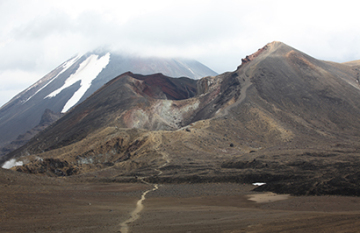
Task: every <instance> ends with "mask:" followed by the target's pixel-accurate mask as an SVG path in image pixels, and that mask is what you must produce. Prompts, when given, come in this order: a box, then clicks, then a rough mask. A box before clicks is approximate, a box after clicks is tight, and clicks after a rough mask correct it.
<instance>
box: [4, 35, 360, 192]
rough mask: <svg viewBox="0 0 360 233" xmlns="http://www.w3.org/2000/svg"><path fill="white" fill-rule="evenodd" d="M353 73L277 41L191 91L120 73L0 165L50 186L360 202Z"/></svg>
mask: <svg viewBox="0 0 360 233" xmlns="http://www.w3.org/2000/svg"><path fill="white" fill-rule="evenodd" d="M356 69H357V68H356V67H355V68H354V67H353V66H349V65H347V64H338V63H332V62H324V61H320V60H317V59H315V58H312V57H310V56H308V55H306V54H304V53H302V52H300V51H298V50H296V49H294V48H292V47H290V46H287V45H286V44H283V43H281V42H272V43H269V44H267V45H266V46H264V47H263V48H261V49H260V50H258V51H257V52H255V53H254V54H252V55H250V56H248V57H246V58H245V59H243V63H242V64H241V65H240V66H239V67H238V68H237V70H235V71H234V72H228V73H224V74H221V75H218V76H214V77H206V78H203V79H201V80H198V81H194V80H189V79H171V78H168V77H165V76H162V75H160V74H157V75H152V76H141V75H135V74H132V73H125V74H123V75H120V76H118V77H117V78H115V79H113V80H112V81H110V82H108V83H107V84H106V85H105V86H103V87H102V88H100V89H99V90H98V91H96V92H95V93H94V94H93V95H92V96H91V97H89V98H88V99H87V100H85V101H84V102H82V103H81V104H79V105H78V106H76V107H75V108H74V109H72V110H71V111H70V112H68V113H67V114H66V115H65V116H64V117H62V118H61V119H60V120H58V121H57V122H56V123H55V124H53V125H51V126H50V127H49V128H47V129H46V130H44V131H43V132H41V133H40V134H39V135H38V136H37V137H35V138H33V139H32V140H31V141H29V143H27V144H26V145H25V146H23V147H21V148H19V149H18V150H16V151H14V152H13V153H10V154H9V155H8V156H7V157H6V158H4V159H3V160H2V162H5V160H7V159H10V158H16V159H17V160H18V161H23V162H24V163H25V165H24V166H22V167H17V168H14V169H15V170H18V171H23V172H29V173H37V174H47V175H54V176H56V175H68V171H69V169H70V171H73V170H76V173H75V174H77V175H78V176H94V175H96V176H98V177H103V178H104V179H113V180H119V181H126V180H128V181H131V180H134V177H139V176H141V177H146V178H144V179H145V180H147V181H149V182H214V181H216V182H247V183H250V182H256V181H263V182H265V183H267V185H264V186H261V187H260V188H259V189H262V190H272V191H275V192H284V193H292V194H344V195H359V194H360V189H359V188H358V187H357V185H356V183H357V180H358V179H357V177H358V172H357V169H356V166H357V165H358V164H360V160H359V156H358V155H359V154H358V153H359V148H360V144H359V143H358V142H359V136H360V135H359V132H360V131H359V129H360V119H358V117H357V116H359V114H360V92H359V84H358V81H357V72H358V71H357V70H356ZM159 84H161V85H159ZM51 159H52V160H51ZM55 159H56V161H55ZM51 161H52V162H51ZM60 162H61V163H62V164H63V165H64V166H63V165H59V164H60ZM56 164H57V165H56ZM54 167H55V168H56V167H59V168H57V170H59V171H55V170H56V169H55V170H54V169H53V168H54ZM159 171H161V172H159ZM70 173H71V172H70ZM71 174H73V173H71ZM71 174H70V175H71Z"/></svg>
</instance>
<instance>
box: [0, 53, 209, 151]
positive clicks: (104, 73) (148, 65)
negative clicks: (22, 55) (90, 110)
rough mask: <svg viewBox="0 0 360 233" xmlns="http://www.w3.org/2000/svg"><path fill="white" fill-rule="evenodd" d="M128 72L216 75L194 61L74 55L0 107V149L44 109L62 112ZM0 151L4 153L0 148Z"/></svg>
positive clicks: (36, 121)
mask: <svg viewBox="0 0 360 233" xmlns="http://www.w3.org/2000/svg"><path fill="white" fill-rule="evenodd" d="M128 71H131V72H133V73H138V74H143V75H147V74H154V73H163V74H164V75H167V76H171V77H189V78H192V79H199V78H201V77H204V76H212V75H216V73H215V72H214V71H212V70H211V69H209V68H208V67H206V66H204V65H203V64H201V63H199V62H197V61H194V60H183V59H164V58H155V57H151V58H144V57H134V56H124V55H120V54H115V53H110V52H100V53H97V52H93V53H87V54H85V55H83V56H75V57H73V58H71V59H69V60H68V61H66V62H64V63H63V64H61V65H60V66H59V67H57V68H56V69H54V70H53V71H51V72H50V73H49V74H47V75H46V76H45V77H43V78H42V79H40V80H39V81H38V82H36V83H35V84H33V85H32V86H30V87H29V88H27V89H26V90H24V91H23V92H21V93H19V94H18V95H17V96H15V97H14V98H13V99H12V100H10V101H9V102H8V103H6V104H5V105H3V106H2V107H1V108H0V132H1V134H0V148H1V147H4V146H5V145H7V144H9V143H10V142H12V141H14V140H15V139H16V138H17V137H18V136H19V135H21V134H24V133H26V132H27V131H29V130H31V129H32V128H34V127H35V126H37V125H38V124H39V122H40V120H41V117H42V115H43V113H44V112H45V110H46V109H48V110H51V111H52V112H54V113H65V112H67V111H69V110H70V109H71V108H72V107H74V106H75V105H77V104H79V103H81V102H82V101H83V100H85V99H86V98H87V97H89V96H90V95H91V94H92V93H94V92H95V91H96V90H97V89H99V88H100V87H101V86H102V85H104V84H105V83H106V82H108V81H109V80H111V79H113V78H114V77H116V76H118V75H120V74H122V73H125V72H128ZM1 154H4V153H1V150H0V156H1Z"/></svg>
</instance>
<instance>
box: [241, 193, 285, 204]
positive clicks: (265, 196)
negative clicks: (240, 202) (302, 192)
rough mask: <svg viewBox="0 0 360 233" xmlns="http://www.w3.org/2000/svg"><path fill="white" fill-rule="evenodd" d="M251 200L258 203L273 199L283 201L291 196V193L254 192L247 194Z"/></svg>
mask: <svg viewBox="0 0 360 233" xmlns="http://www.w3.org/2000/svg"><path fill="white" fill-rule="evenodd" d="M247 197H248V199H249V200H250V201H255V202H256V203H267V202H273V201H282V200H286V199H288V198H289V197H290V195H289V194H275V193H271V192H267V193H259V194H252V195H248V196H247Z"/></svg>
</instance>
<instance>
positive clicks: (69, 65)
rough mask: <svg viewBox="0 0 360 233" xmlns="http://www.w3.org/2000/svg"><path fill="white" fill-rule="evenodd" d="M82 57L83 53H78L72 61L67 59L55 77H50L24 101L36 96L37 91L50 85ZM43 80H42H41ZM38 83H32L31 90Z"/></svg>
mask: <svg viewBox="0 0 360 233" xmlns="http://www.w3.org/2000/svg"><path fill="white" fill-rule="evenodd" d="M80 57H81V55H77V56H75V57H74V58H73V59H71V60H70V61H67V62H65V63H63V64H62V65H61V68H62V70H61V71H60V72H59V73H58V74H57V75H55V76H54V77H53V78H51V79H50V81H48V82H47V83H46V84H45V85H44V86H42V87H41V88H40V89H39V90H37V91H36V92H35V93H34V94H33V95H32V96H30V97H29V98H28V99H27V100H25V101H24V103H26V102H27V101H29V100H30V99H31V98H32V97H34V96H35V95H36V94H37V93H39V91H41V90H42V89H44V88H45V87H47V85H49V84H50V83H51V82H52V81H54V80H55V79H56V78H57V77H59V75H60V74H62V73H64V72H65V71H66V70H67V69H69V68H70V67H71V66H72V65H74V63H75V62H76V61H77V60H79V58H80ZM40 81H41V80H40ZM37 85H38V83H35V84H34V85H32V86H31V87H30V88H28V89H29V90H30V89H31V88H33V87H35V86H37Z"/></svg>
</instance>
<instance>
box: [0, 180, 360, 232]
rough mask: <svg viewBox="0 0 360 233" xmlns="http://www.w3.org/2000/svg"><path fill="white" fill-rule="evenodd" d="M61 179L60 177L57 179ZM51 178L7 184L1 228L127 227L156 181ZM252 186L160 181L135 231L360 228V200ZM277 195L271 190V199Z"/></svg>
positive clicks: (1, 186) (0, 188) (0, 190)
mask: <svg viewBox="0 0 360 233" xmlns="http://www.w3.org/2000/svg"><path fill="white" fill-rule="evenodd" d="M52 180H54V183H51V181H52ZM58 180H61V179H59V178H58V179H47V180H46V182H45V181H44V182H39V184H32V185H26V184H12V183H11V179H10V178H9V179H8V180H7V181H8V183H6V182H3V183H0V197H1V199H0V232H59V233H60V232H87V233H88V232H96V233H99V232H100V233H101V232H107V233H108V232H120V228H121V226H120V225H121V223H122V222H124V221H126V220H127V219H128V218H129V217H130V213H131V212H132V211H133V210H134V209H135V206H136V203H137V201H138V200H139V199H140V197H141V195H142V194H143V192H144V191H146V190H149V189H152V188H153V186H152V185H147V184H141V183H135V184H124V183H100V182H98V183H97V182H95V183H86V182H81V181H74V180H72V181H70V182H69V181H66V180H62V181H61V182H59V181H58ZM253 188H254V186H251V185H245V184H224V183H214V184H166V185H165V184H161V185H159V188H158V189H157V190H154V191H152V192H149V193H147V195H146V199H145V200H144V201H143V205H144V209H143V210H142V211H141V212H140V218H139V219H138V220H136V221H135V222H133V223H130V224H129V232H133V233H136V232H157V233H161V232H164V233H165V232H167V233H168V232H187V233H196V232H214V233H215V232H216V233H218V232H224V233H231V232H232V233H235V232H317V233H318V232H358V230H359V229H360V198H359V197H341V196H299V197H294V196H289V197H287V196H282V197H283V198H279V199H280V200H278V201H273V202H263V203H256V202H255V201H251V200H249V198H250V196H252V195H254V194H257V193H255V192H253V191H251V190H252V189H253ZM271 196H272V195H270V197H271Z"/></svg>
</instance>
